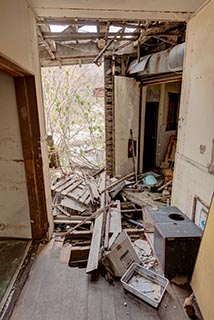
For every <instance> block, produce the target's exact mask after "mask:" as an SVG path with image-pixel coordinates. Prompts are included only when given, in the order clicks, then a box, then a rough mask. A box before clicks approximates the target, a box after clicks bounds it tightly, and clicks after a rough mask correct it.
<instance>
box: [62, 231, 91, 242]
mask: <svg viewBox="0 0 214 320" xmlns="http://www.w3.org/2000/svg"><path fill="white" fill-rule="evenodd" d="M60 235H61V233H60ZM91 237H92V231H85V230H84V231H82V230H81V231H78V230H74V231H72V233H70V234H65V239H71V240H83V239H91Z"/></svg>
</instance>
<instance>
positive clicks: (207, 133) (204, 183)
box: [172, 1, 214, 216]
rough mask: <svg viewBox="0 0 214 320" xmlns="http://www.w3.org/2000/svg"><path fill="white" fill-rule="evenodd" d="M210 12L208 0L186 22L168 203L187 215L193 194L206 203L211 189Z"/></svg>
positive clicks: (213, 43)
mask: <svg viewBox="0 0 214 320" xmlns="http://www.w3.org/2000/svg"><path fill="white" fill-rule="evenodd" d="M213 15H214V1H210V2H209V3H208V4H207V6H205V7H204V8H203V9H202V10H201V11H200V12H198V13H197V14H196V15H195V16H194V17H193V18H192V19H191V20H190V21H189V22H188V25H187V40H186V43H187V47H186V57H185V64H184V72H183V82H182V95H181V106H180V114H179V126H178V127H179V130H178V144H177V154H176V163H175V173H174V181H173V195H172V202H173V205H176V206H178V207H179V208H180V209H181V210H183V211H184V212H185V213H187V214H188V215H189V216H191V214H192V207H193V197H194V196H195V195H198V196H199V197H200V198H201V199H202V200H203V201H204V202H206V203H207V204H209V203H210V201H211V196H212V193H213V190H214V175H211V174H210V173H208V165H209V164H210V162H211V151H212V139H213V138H214V79H213V74H214V64H213V52H214V20H213Z"/></svg>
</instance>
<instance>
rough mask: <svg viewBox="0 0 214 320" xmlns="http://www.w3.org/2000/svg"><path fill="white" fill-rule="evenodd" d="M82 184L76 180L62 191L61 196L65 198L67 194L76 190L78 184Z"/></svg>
mask: <svg viewBox="0 0 214 320" xmlns="http://www.w3.org/2000/svg"><path fill="white" fill-rule="evenodd" d="M81 183H82V180H80V179H78V180H77V181H74V183H73V184H72V185H71V186H69V187H68V188H66V189H65V190H63V191H62V194H63V196H66V195H67V194H68V193H69V192H71V191H73V190H74V189H76V188H77V187H78V186H79V185H80V184H81Z"/></svg>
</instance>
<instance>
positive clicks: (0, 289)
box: [0, 239, 29, 302]
mask: <svg viewBox="0 0 214 320" xmlns="http://www.w3.org/2000/svg"><path fill="white" fill-rule="evenodd" d="M28 244H29V241H28V240H19V239H0V302H1V301H2V298H3V296H4V294H5V292H6V290H7V288H8V287H9V285H10V283H11V281H12V279H13V277H14V276H15V274H16V272H17V270H18V268H19V266H20V264H21V262H22V260H23V256H24V254H25V252H26V249H27V246H28Z"/></svg>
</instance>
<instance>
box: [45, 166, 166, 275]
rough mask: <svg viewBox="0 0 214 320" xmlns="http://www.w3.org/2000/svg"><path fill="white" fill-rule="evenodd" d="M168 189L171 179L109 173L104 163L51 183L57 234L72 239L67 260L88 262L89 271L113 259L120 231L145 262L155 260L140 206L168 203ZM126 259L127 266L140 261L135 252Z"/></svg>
mask: <svg viewBox="0 0 214 320" xmlns="http://www.w3.org/2000/svg"><path fill="white" fill-rule="evenodd" d="M166 188H167V190H168V193H167V194H166ZM170 189H171V181H166V180H165V178H164V175H160V174H158V173H154V172H147V173H144V174H140V175H138V176H137V180H136V176H135V174H134V173H131V174H128V175H127V176H125V177H122V178H116V177H113V178H109V177H108V176H107V175H106V172H105V169H104V168H102V169H101V170H99V171H97V172H95V173H93V174H89V173H88V172H84V171H79V172H75V173H72V174H70V175H68V176H65V177H61V178H59V179H57V180H55V181H54V183H53V184H52V187H51V190H52V197H53V216H54V226H55V235H56V237H57V239H58V240H59V241H64V242H69V243H70V244H71V257H70V262H69V265H70V266H78V265H79V266H86V272H87V273H90V274H91V273H94V272H96V271H97V270H98V267H99V263H100V262H104V261H107V260H109V256H111V252H112V251H113V248H114V246H115V244H116V243H117V239H118V237H119V236H120V235H121V234H122V232H125V234H126V235H127V237H128V239H130V241H131V243H132V246H133V248H134V250H135V252H136V253H137V257H138V258H140V261H141V263H142V265H144V266H145V267H147V268H153V267H154V266H155V265H157V259H156V258H155V257H154V254H153V251H152V249H151V248H150V247H149V244H148V242H147V240H146V239H145V235H144V223H143V219H142V207H143V206H145V205H147V206H148V205H149V206H152V207H157V206H160V205H161V206H163V205H166V204H167V203H169V201H170V193H171V192H170ZM163 191H165V195H163ZM62 239H63V240H62ZM107 257H108V259H107ZM125 259H126V260H128V263H127V265H126V269H128V267H129V265H130V264H131V263H132V262H134V261H136V262H139V261H138V259H137V258H136V257H135V259H134V258H133V257H132V258H131V257H130V256H129V257H128V258H127V257H125ZM107 269H108V267H107ZM112 275H115V274H114V272H113V271H112Z"/></svg>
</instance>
